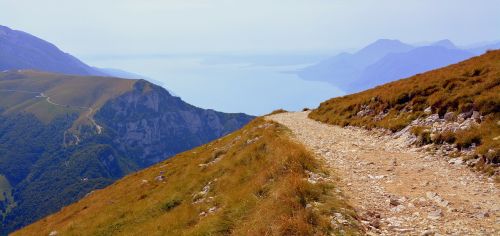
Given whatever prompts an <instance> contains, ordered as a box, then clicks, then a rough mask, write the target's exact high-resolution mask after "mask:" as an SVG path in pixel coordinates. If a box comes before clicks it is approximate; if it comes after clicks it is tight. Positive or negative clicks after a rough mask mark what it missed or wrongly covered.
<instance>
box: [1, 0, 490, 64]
mask: <svg viewBox="0 0 500 236" xmlns="http://www.w3.org/2000/svg"><path fill="white" fill-rule="evenodd" d="M499 12H500V3H499V1H498V0H474V1H473V0H470V1H465V0H404V1H402V0H364V1H361V0H338V1H336V0H286V1H285V0H43V1H40V0H0V24H2V25H6V26H9V27H11V28H15V29H20V30H23V31H27V32H29V33H32V34H34V35H36V36H39V37H41V38H43V39H46V40H48V41H50V42H52V43H54V44H56V45H57V46H59V47H60V48H62V49H63V50H65V51H68V52H70V53H72V54H74V55H77V56H87V55H96V54H151V53H206V52H214V53H222V52H277V51H324V50H333V49H344V48H359V47H360V46H364V45H366V44H368V43H370V42H372V41H374V40H376V39H379V38H396V39H400V40H402V41H406V42H410V43H411V42H420V41H433V40H438V39H442V38H449V39H451V40H452V41H454V42H456V43H457V44H469V43H474V42H481V41H493V40H499V39H500V14H499Z"/></svg>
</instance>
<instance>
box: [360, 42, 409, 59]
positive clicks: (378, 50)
mask: <svg viewBox="0 0 500 236" xmlns="http://www.w3.org/2000/svg"><path fill="white" fill-rule="evenodd" d="M412 48H413V47H412V46H411V45H409V44H405V43H403V42H401V41H399V40H396V39H379V40H377V41H375V42H373V43H371V44H369V45H368V46H366V47H364V48H363V49H361V50H360V51H359V52H358V54H374V55H379V54H386V53H387V52H404V51H409V50H411V49H412Z"/></svg>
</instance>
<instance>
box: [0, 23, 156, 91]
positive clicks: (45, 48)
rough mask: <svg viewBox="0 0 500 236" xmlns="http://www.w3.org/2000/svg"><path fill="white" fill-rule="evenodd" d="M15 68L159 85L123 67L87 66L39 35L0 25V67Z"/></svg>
mask: <svg viewBox="0 0 500 236" xmlns="http://www.w3.org/2000/svg"><path fill="white" fill-rule="evenodd" d="M16 69H31V70H38V71H46V72H55V73H61V74H69V75H97V76H112V77H118V78H124V79H144V80H147V81H149V82H152V83H155V84H158V85H162V83H161V82H160V81H158V80H154V79H151V78H148V77H146V76H142V75H138V74H135V73H131V72H127V71H124V70H120V69H113V68H98V67H93V66H89V65H87V64H85V63H84V62H82V61H80V60H79V59H78V58H76V57H74V56H72V55H70V54H68V53H65V52H63V51H61V50H60V49H59V48H57V47H56V46H55V45H53V44H51V43H49V42H47V41H45V40H43V39H40V38H38V37H36V36H33V35H31V34H28V33H26V32H23V31H19V30H13V29H10V28H9V27H6V26H2V25H0V71H3V70H16Z"/></svg>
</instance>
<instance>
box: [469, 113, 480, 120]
mask: <svg viewBox="0 0 500 236" xmlns="http://www.w3.org/2000/svg"><path fill="white" fill-rule="evenodd" d="M470 118H471V119H473V120H475V121H476V122H481V114H479V112H478V111H473V112H472V115H471V117H470Z"/></svg>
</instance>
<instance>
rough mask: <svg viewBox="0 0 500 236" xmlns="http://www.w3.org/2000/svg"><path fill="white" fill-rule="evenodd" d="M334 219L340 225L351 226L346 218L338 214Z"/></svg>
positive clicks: (335, 214)
mask: <svg viewBox="0 0 500 236" xmlns="http://www.w3.org/2000/svg"><path fill="white" fill-rule="evenodd" d="M333 216H334V217H333V218H334V219H335V220H336V221H337V222H338V223H340V224H343V225H346V224H349V221H347V220H346V219H345V218H344V216H343V215H342V214H340V213H338V212H336V213H334V214H333Z"/></svg>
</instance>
